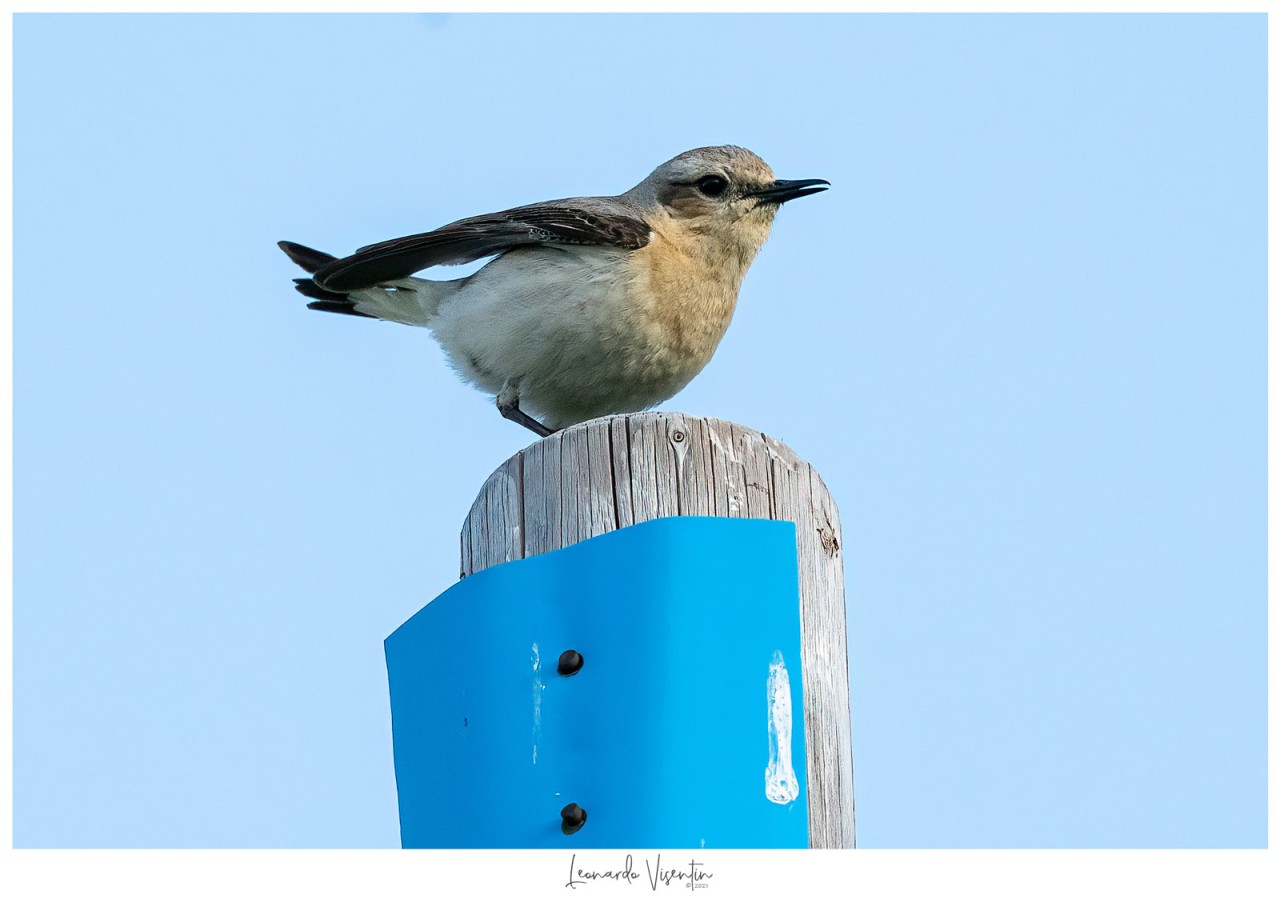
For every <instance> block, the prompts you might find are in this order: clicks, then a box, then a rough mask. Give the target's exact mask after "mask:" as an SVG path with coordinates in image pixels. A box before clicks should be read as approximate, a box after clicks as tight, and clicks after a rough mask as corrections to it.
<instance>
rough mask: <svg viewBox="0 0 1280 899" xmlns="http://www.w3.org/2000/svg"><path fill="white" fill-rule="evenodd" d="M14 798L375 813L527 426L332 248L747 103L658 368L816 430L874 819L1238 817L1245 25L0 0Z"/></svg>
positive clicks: (1247, 782) (53, 812) (29, 843)
mask: <svg viewBox="0 0 1280 899" xmlns="http://www.w3.org/2000/svg"><path fill="white" fill-rule="evenodd" d="M14 51H15V66H14V73H15V74H14V82H15V128H14V135H15V138H14V141H15V142H14V161H15V182H14V203H15V219H14V222H15V224H14V258H15V301H14V323H15V327H14V353H15V360H14V391H15V397H14V409H15V412H14V417H15V427H14V466H15V468H14V502H15V510H14V543H15V574H14V644H15V645H14V804H15V810H14V814H15V818H14V838H15V842H16V844H17V845H18V846H24V847H34V846H69V847H84V846H105V847H123V846H191V847H204V846H209V847H253V846H272V847H291V846H321V847H342V846H394V845H396V844H397V839H398V832H397V822H396V806H395V796H394V782H393V775H392V765H391V741H390V724H389V717H388V705H387V696H386V677H385V669H384V662H383V655H382V640H383V638H384V637H385V636H386V635H387V634H389V633H390V632H391V631H392V630H394V629H395V628H396V627H397V626H398V625H399V624H400V623H401V622H403V621H404V620H405V619H406V618H408V617H409V616H410V615H411V614H413V612H415V611H416V610H417V609H418V608H420V607H421V606H422V605H423V604H424V603H425V602H426V601H427V600H429V599H430V598H431V597H433V596H435V595H436V594H438V593H439V592H441V591H443V590H444V589H445V588H447V587H448V586H449V585H450V584H451V583H453V582H454V581H455V579H456V577H457V571H458V540H457V532H458V526H459V524H460V523H461V521H462V519H463V517H464V516H465V515H466V512H467V510H468V508H469V506H470V504H471V501H472V499H473V498H474V495H475V493H476V491H477V490H478V488H479V487H480V485H481V483H482V482H483V480H484V478H485V477H486V476H487V475H488V474H489V472H490V471H491V470H492V469H494V468H495V467H497V465H499V464H500V463H501V462H502V461H503V460H504V459H506V458H507V457H508V456H509V455H511V454H512V453H514V452H516V451H517V450H519V449H520V448H521V447H522V446H524V445H525V444H526V443H527V442H529V437H530V435H528V434H527V433H526V432H524V431H523V430H522V429H520V428H517V427H516V426H514V425H512V424H509V423H507V422H505V421H503V420H502V419H501V418H500V417H499V416H498V414H497V413H496V412H495V411H494V409H493V406H492V398H489V397H485V396H483V395H481V394H479V393H476V392H474V391H473V390H471V389H470V388H467V387H465V386H463V385H462V384H460V383H458V382H457V380H456V379H455V378H454V376H453V375H452V374H451V372H450V371H449V370H448V368H447V367H446V366H445V364H444V363H443V361H442V359H441V356H440V353H439V351H438V350H437V348H436V347H435V344H434V343H433V341H432V340H431V338H430V336H429V335H428V334H427V333H426V332H424V331H419V330H414V329H410V328H404V327H399V326H394V325H389V324H377V323H373V322H366V321H363V320H358V319H351V318H347V317H342V316H332V315H322V314H318V313H314V312H309V311H307V310H306V309H305V307H304V301H303V299H302V298H301V297H299V296H298V295H297V294H295V293H294V292H293V290H292V285H291V283H290V279H291V278H292V277H294V276H295V275H296V274H297V272H296V271H295V270H294V269H293V268H292V266H291V265H290V264H289V263H288V261H287V260H286V259H285V257H284V256H283V255H281V254H280V253H279V251H278V250H277V249H276V247H275V241H277V240H279V239H281V238H287V239H291V240H296V241H300V242H303V243H308V244H313V245H315V246H318V247H320V248H323V249H326V250H329V251H333V252H338V253H342V252H346V251H349V250H351V249H354V248H355V247H356V246H359V245H362V244H366V243H370V242H372V241H375V240H379V239H383V238H388V237H393V236H398V235H402V234H408V233H413V232H417V231H423V230H427V229H430V228H432V227H435V226H437V225H440V224H443V223H445V222H448V221H452V220H453V219H456V218H459V217H462V216H465V215H470V214H475V213H480V212H487V211H493V210H498V209H503V208H506V207H508V206H512V205H516V204H520V203H525V202H531V201H535V200H540V199H547V198H551V197H560V196H572V195H575V194H594V193H614V192H618V191H621V190H623V189H625V188H627V187H629V186H631V185H632V184H634V183H635V182H636V181H638V180H639V179H640V178H642V177H643V176H645V175H646V174H647V173H648V172H649V171H650V170H651V169H653V168H654V167H655V166H656V165H657V164H658V163H660V162H662V161H663V160H665V159H667V158H669V157H671V156H673V155H675V154H676V153H678V152H680V151H682V150H685V149H689V148H691V147H696V146H702V145H707V144H718V143H737V144H741V145H743V146H746V147H750V148H751V149H753V150H755V151H756V152H758V153H759V154H760V155H761V156H763V157H764V158H765V159H766V160H768V161H769V162H770V163H771V164H772V166H773V167H774V169H775V170H776V171H777V172H778V174H779V175H780V176H781V177H786V178H811V177H821V178H827V179H829V180H830V181H831V182H832V184H833V187H832V189H831V190H830V191H828V192H827V193H825V194H823V195H821V196H818V197H814V198H811V199H805V200H802V201H799V202H797V203H795V204H794V205H793V206H788V207H787V208H786V209H785V210H783V212H782V213H781V215H780V216H779V219H778V222H777V224H776V227H775V229H774V236H773V237H772V239H771V240H770V242H769V243H768V244H767V245H766V247H765V249H764V250H763V252H762V253H761V255H760V257H759V259H758V260H757V262H756V264H755V266H754V268H753V269H752V270H751V272H750V273H749V274H748V276H747V279H746V283H745V285H744V287H743V291H742V297H741V303H740V305H739V309H738V314H737V317H736V319H735V321H734V324H733V326H732V327H731V328H730V330H729V333H728V336H727V337H726V339H725V341H724V343H723V345H722V347H721V349H720V351H719V353H718V354H717V356H716V357H715V359H714V360H713V362H712V363H711V365H710V366H709V367H708V368H707V370H706V371H705V372H704V373H703V374H702V375H701V376H700V377H699V378H698V379H696V380H695V381H694V383H693V384H692V385H690V387H689V388H688V389H686V390H685V391H684V392H683V393H682V394H681V395H679V396H677V397H676V398H675V399H674V400H672V401H671V402H669V403H667V404H666V406H665V408H669V409H678V410H682V411H687V412H691V413H695V414H704V415H714V416H718V417H721V418H726V419H731V420H734V421H738V422H741V423H743V424H747V425H751V426H755V427H758V428H760V429H762V430H764V431H766V432H768V433H770V434H772V435H774V436H777V437H779V438H781V439H783V440H784V441H786V442H787V443H789V444H790V445H791V446H792V447H793V448H794V449H795V450H796V451H797V452H799V453H800V454H801V455H802V456H804V457H805V458H807V459H808V460H810V461H811V462H813V463H814V465H815V466H816V467H817V468H818V469H819V470H820V471H821V472H822V474H823V476H824V478H825V480H826V482H827V484H828V485H829V486H830V488H831V491H832V493H833V494H834V495H835V497H836V499H837V501H838V502H839V503H840V506H841V511H842V515H843V519H844V526H845V546H846V547H847V559H846V564H847V587H848V609H849V626H850V641H849V645H850V672H851V676H852V692H853V734H854V753H855V758H854V769H855V790H856V797H857V816H858V837H859V843H860V844H861V845H862V846H866V847H1018V846H1039V847H1199V846H1221V847H1256V846H1263V845H1265V844H1266V840H1267V832H1266V786H1267V779H1266V774H1267V768H1266V659H1267V656H1266V653H1267V643H1266V621H1267V618H1266V561H1267V559H1266V353H1267V346H1266V314H1267V309H1266V275H1267V269H1266V265H1267V257H1266V246H1267V245H1266V163H1267V156H1266V92H1265V91H1266V21H1265V18H1264V17H1262V16H1260V15H1252V16H1240V15H1237V16H1217V17H1205V16H1195V17H1190V16H1177V17H1172V16H1170V17H1147V16H1089V17H1057V16H1044V17H986V16H853V15H848V16H832V17H810V16H795V17H788V16H768V17H765V16H746V15H742V16H727V17H709V16H679V17H674V16H673V17H659V16H625V17H623V16H596V17H588V16H534V17H519V16H514V15H490V16H474V17H473V16H462V15H452V16H421V15H419V16H366V17H360V16H341V17H334V16H218V17H196V16H165V17H123V16H112V17H102V16H87V15H64V16H32V15H25V16H19V17H18V18H17V20H16V24H15V29H14Z"/></svg>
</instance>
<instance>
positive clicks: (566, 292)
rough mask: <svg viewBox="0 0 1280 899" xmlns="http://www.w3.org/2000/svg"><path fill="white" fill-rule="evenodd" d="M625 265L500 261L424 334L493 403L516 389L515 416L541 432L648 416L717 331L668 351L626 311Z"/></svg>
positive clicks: (595, 253) (592, 256) (602, 258)
mask: <svg viewBox="0 0 1280 899" xmlns="http://www.w3.org/2000/svg"><path fill="white" fill-rule="evenodd" d="M627 256H628V253H627V251H624V250H613V249H605V248H601V247H590V248H576V247H571V248H566V249H560V250H548V249H547V248H537V249H531V250H517V251H513V252H510V253H507V254H506V255H504V256H502V257H499V258H498V259H495V260H494V261H493V262H491V263H489V265H487V266H485V267H484V268H482V269H481V270H480V271H478V272H476V273H475V274H474V275H472V276H471V277H470V278H467V279H465V280H463V281H461V282H457V285H458V286H457V289H456V290H454V291H453V292H451V294H450V295H449V296H447V297H445V298H444V299H443V300H442V302H441V304H440V307H439V311H438V313H437V314H436V316H435V317H434V318H433V319H432V320H431V322H430V325H429V326H430V327H431V329H432V330H433V331H434V332H435V335H436V337H437V338H438V339H439V340H440V343H441V345H442V346H443V347H444V349H445V352H446V353H447V355H448V356H449V359H450V361H451V363H452V364H453V366H454V367H455V368H456V369H457V370H458V372H459V373H460V374H461V375H462V376H463V377H464V378H465V379H467V380H468V381H471V382H472V383H474V384H475V385H476V386H478V387H480V388H481V389H483V390H485V391H487V392H489V393H494V394H496V393H497V392H498V391H499V390H501V389H502V386H503V385H504V383H506V382H507V381H508V380H512V379H516V380H519V382H520V388H519V394H520V407H521V408H522V409H523V410H524V411H525V412H528V413H529V414H531V415H534V416H535V417H538V418H541V419H542V420H543V421H544V422H545V423H546V424H547V425H548V426H550V427H553V428H557V427H564V426H566V425H569V424H573V423H575V422H578V421H585V420H586V419H588V418H596V417H598V416H601V415H608V414H611V413H615V412H634V411H639V410H641V409H645V408H648V407H650V406H653V405H655V404H657V403H660V402H662V401H663V400H665V399H668V398H669V397H671V396H673V395H675V394H676V393H677V392H678V391H679V390H680V389H681V388H682V387H684V386H685V384H687V383H688V382H689V380H690V379H692V378H693V376H694V375H696V374H697V373H698V372H699V371H701V370H702V368H703V366H705V365H706V364H707V362H708V361H709V360H710V358H711V354H712V353H713V352H714V351H715V346H716V344H717V343H718V341H719V335H720V334H723V328H721V329H720V330H719V333H718V334H717V335H716V336H715V340H713V341H711V342H710V345H709V346H705V347H704V346H698V347H693V348H691V347H689V346H687V345H684V344H682V343H679V342H673V341H672V339H671V335H670V330H671V329H670V327H669V325H666V324H663V323H661V322H659V321H657V320H655V317H654V316H652V315H651V314H650V309H649V308H647V306H646V304H645V303H643V302H636V301H635V295H634V293H633V292H634V290H635V289H636V288H635V283H634V279H633V278H632V276H631V275H629V274H628V272H629V271H630V270H631V269H630V267H629V266H628V265H627V264H626V262H627ZM667 318H668V319H669V316H667ZM725 324H726V325H727V324H728V321H727V319H726V321H725ZM704 342H705V341H704Z"/></svg>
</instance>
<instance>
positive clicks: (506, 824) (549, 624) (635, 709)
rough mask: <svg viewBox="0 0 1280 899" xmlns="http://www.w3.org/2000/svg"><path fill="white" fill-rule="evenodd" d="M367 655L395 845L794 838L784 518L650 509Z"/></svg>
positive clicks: (796, 629) (797, 765) (482, 590)
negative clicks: (381, 660)
mask: <svg viewBox="0 0 1280 899" xmlns="http://www.w3.org/2000/svg"><path fill="white" fill-rule="evenodd" d="M570 649H572V650H576V651H577V652H579V653H581V654H582V656H583V659H584V664H583V665H582V668H581V670H580V671H578V673H576V674H574V675H572V676H567V677H566V676H561V675H560V674H558V673H557V671H556V667H557V660H558V659H559V657H560V655H561V653H562V652H564V651H565V650H570ZM386 651H387V669H388V674H389V679H390V686H391V713H392V727H393V740H394V746H395V770H396V783H397V787H398V790H399V800H400V832H401V841H402V843H403V845H404V846H405V847H406V848H411V847H454V848H481V847H491V848H541V847H555V848H566V849H569V848H591V847H632V848H655V847H671V848H683V847H689V848H699V847H706V848H753V847H788V848H804V847H807V846H808V843H809V841H808V808H807V802H806V795H805V768H804V761H805V751H804V721H803V708H804V702H803V699H802V696H801V671H800V619H799V588H798V584H797V578H796V535H795V526H794V525H793V524H791V523H790V522H778V521H762V520H745V519H730V518H692V517H682V518H664V519H659V520H657V521H651V522H647V523H645V524H640V525H636V526H634V527H629V528H624V529H622V530H620V531H615V532H613V533H610V534H606V535H604V536H601V537H596V538H594V539H591V540H587V541H584V542H582V543H578V544H575V545H573V546H570V547H568V548H566V549H562V550H558V551H556V552H553V553H548V554H546V555H540V556H536V557H534V558H531V559H525V560H522V561H519V562H511V563H508V564H506V565H500V566H497V567H495V568H491V569H488V570H486V571H482V572H480V573H478V574H475V575H473V576H471V577H469V578H467V579H466V580H464V581H462V582H461V583H459V584H457V585H456V586H454V587H453V588H451V589H450V590H448V591H446V592H445V593H444V594H442V595H441V596H439V597H438V598H436V599H435V600H434V601H432V602H431V603H430V604H429V605H427V606H426V607H425V608H423V609H422V610H421V611H420V612H418V613H417V614H416V615H414V616H413V617H412V618H410V619H409V620H408V621H407V622H405V624H404V625H403V626H401V627H400V628H399V629H398V630H397V631H396V632H395V633H393V634H392V635H391V636H390V637H388V638H387V641H386ZM788 705H789V714H788V709H787V706H788ZM571 802H572V803H577V804H578V805H579V806H581V807H582V808H583V809H585V810H586V812H587V821H586V823H585V825H584V826H583V827H582V828H581V829H580V830H578V831H577V832H576V833H573V834H570V835H566V834H564V833H562V832H561V817H560V811H561V809H562V807H564V806H565V805H567V804H569V803H571Z"/></svg>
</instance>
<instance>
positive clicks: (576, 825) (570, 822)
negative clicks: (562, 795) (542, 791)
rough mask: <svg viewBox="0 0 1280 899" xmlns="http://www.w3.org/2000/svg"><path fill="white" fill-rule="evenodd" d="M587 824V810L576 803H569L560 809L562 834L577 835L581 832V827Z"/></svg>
mask: <svg viewBox="0 0 1280 899" xmlns="http://www.w3.org/2000/svg"><path fill="white" fill-rule="evenodd" d="M586 823H587V810H586V809H584V808H583V807H582V806H580V805H578V803H576V802H570V803H569V804H568V805H566V806H565V807H564V808H562V809H560V832H561V833H563V834H566V835H568V834H571V833H577V832H578V831H580V830H582V825H584V824H586Z"/></svg>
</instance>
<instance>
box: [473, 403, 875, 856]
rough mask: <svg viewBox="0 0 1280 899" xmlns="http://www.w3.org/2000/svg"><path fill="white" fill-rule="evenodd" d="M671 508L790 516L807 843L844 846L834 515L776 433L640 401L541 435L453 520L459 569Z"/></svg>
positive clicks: (839, 590) (843, 669)
mask: <svg viewBox="0 0 1280 899" xmlns="http://www.w3.org/2000/svg"><path fill="white" fill-rule="evenodd" d="M675 515H708V516H721V517H729V518H769V519H775V520H780V521H792V522H795V524H796V535H797V546H796V550H797V561H798V566H799V576H800V610H799V611H800V632H801V656H802V662H803V669H804V722H805V745H806V767H807V771H808V784H807V786H808V791H807V792H808V806H809V844H810V846H811V847H813V848H842V847H847V848H852V847H853V845H854V808H853V752H852V744H851V739H850V724H849V671H848V656H847V655H846V643H845V608H844V568H843V561H842V547H841V536H840V518H839V515H838V513H837V511H836V505H835V502H834V501H832V499H831V495H830V493H828V492H827V488H826V485H825V484H823V482H822V478H821V477H819V476H818V473H817V472H816V471H814V470H813V468H812V467H811V466H810V465H809V464H808V463H807V462H805V461H804V460H802V459H800V458H799V457H798V456H797V455H796V454H795V453H794V452H792V451H791V450H790V449H789V448H788V447H786V446H785V445H784V444H782V443H780V442H779V441H777V440H774V439H773V438H771V437H769V436H767V435H765V434H762V433H760V432H759V431H755V430H752V429H750V428H745V427H743V426H741V425H737V424H732V423H730V422H727V421H721V420H719V419H715V418H697V417H694V416H689V415H682V414H678V413H656V412H645V413H638V414H633V415H615V416H610V417H608V418H599V419H595V420H593V421H588V422H584V423H582V424H579V425H575V426H573V427H571V428H566V429H565V430H563V431H560V432H558V433H556V434H553V435H552V436H550V437H547V438H544V439H542V440H539V441H538V442H537V443H534V444H532V445H531V446H529V447H527V448H526V449H524V450H522V451H521V452H519V453H517V454H516V455H514V456H512V457H511V458H510V459H508V460H507V461H506V462H505V463H503V465H502V466H501V467H500V468H498V470H497V471H495V472H494V473H493V474H492V475H490V476H489V479H488V480H487V481H486V482H485V484H484V487H483V488H482V489H481V491H480V495H479V496H478V497H477V498H476V501H475V504H474V505H473V506H472V507H471V512H470V514H469V515H468V516H467V520H466V522H465V524H464V525H463V528H462V572H461V573H462V577H464V578H465V577H466V576H467V575H469V574H474V573H475V572H477V571H483V570H484V569H486V568H489V567H491V566H493V565H499V564H501V563H503V562H510V561H513V560H516V559H523V558H527V557H529V556H536V555H538V554H540V553H545V552H549V551H551V550H555V549H560V548H562V547H565V546H569V545H571V544H574V543H577V542H579V541H581V540H586V539H588V538H590V537H595V536H597V535H600V534H604V533H607V532H609V531H613V530H617V529H618V528H623V527H627V526H628V525H632V524H639V523H640V522H644V521H649V520H651V519H655V518H663V517H667V516H675Z"/></svg>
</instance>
